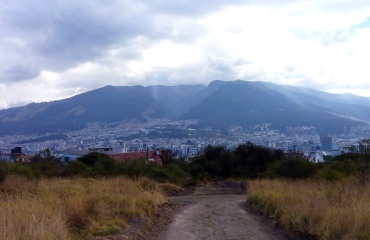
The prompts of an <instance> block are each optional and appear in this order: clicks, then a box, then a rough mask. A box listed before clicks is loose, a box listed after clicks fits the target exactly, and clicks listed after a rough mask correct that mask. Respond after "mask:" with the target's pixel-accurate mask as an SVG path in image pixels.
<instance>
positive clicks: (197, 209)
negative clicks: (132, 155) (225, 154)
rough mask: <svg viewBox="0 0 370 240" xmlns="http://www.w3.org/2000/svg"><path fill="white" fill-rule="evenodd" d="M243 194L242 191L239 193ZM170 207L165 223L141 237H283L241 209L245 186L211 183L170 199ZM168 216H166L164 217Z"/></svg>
mask: <svg viewBox="0 0 370 240" xmlns="http://www.w3.org/2000/svg"><path fill="white" fill-rule="evenodd" d="M241 193H243V194H241ZM170 202H171V204H173V206H180V208H178V209H177V211H175V212H172V213H173V216H172V217H170V218H169V221H168V222H167V223H168V224H162V225H161V224H159V225H157V227H156V228H154V229H153V230H152V231H151V232H150V233H148V234H147V235H146V236H142V238H143V239H151V240H162V239H168V240H170V239H171V240H172V239H176V240H192V239H194V240H198V239H212V240H218V239H219V240H221V239H222V240H224V239H228V240H237V239H256V240H259V239H261V240H262V239H263V240H268V239H274V240H279V239H287V238H288V237H287V236H285V235H284V233H283V232H282V231H280V230H279V229H277V228H275V227H273V226H272V224H268V223H266V221H265V219H264V218H263V217H261V216H259V215H255V214H251V213H248V212H247V211H246V210H245V209H246V206H245V202H246V195H245V189H243V188H241V187H240V185H238V184H236V185H235V184H212V185H208V186H206V187H203V188H198V189H196V190H195V192H193V193H192V194H190V195H186V196H177V197H171V198H170ZM167 217H168V216H167Z"/></svg>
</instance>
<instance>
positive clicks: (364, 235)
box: [247, 179, 370, 240]
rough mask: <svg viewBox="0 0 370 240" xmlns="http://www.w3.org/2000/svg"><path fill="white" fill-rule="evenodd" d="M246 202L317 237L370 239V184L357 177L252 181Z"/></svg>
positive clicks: (287, 226) (286, 225)
mask: <svg viewBox="0 0 370 240" xmlns="http://www.w3.org/2000/svg"><path fill="white" fill-rule="evenodd" d="M247 202H248V203H249V205H250V206H251V207H252V208H254V209H256V210H258V211H260V212H262V213H264V214H266V215H268V216H269V217H272V218H274V220H275V221H277V222H279V223H280V224H282V225H283V226H284V227H286V228H287V229H289V230H291V231H296V232H300V233H304V234H307V235H311V236H315V237H317V238H318V239H333V240H334V239H335V240H338V239H348V240H349V239H351V240H352V239H363V240H365V239H367V240H368V239H370V185H369V184H368V185H367V186H362V185H360V184H359V183H358V181H357V179H346V180H343V181H339V182H325V181H316V180H306V181H289V180H255V181H251V182H249V185H248V196H247Z"/></svg>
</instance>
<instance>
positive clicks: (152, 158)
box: [109, 151, 163, 165]
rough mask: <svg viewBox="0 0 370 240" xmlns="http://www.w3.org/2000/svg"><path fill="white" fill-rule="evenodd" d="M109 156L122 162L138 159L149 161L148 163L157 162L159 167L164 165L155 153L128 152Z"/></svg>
mask: <svg viewBox="0 0 370 240" xmlns="http://www.w3.org/2000/svg"><path fill="white" fill-rule="evenodd" d="M109 156H110V157H111V158H113V159H115V160H117V161H120V162H132V161H135V160H137V159H142V158H144V159H147V161H148V162H155V163H157V164H159V165H163V161H162V159H161V157H160V156H159V155H157V154H156V153H155V152H153V151H148V156H147V153H146V152H126V153H112V154H109Z"/></svg>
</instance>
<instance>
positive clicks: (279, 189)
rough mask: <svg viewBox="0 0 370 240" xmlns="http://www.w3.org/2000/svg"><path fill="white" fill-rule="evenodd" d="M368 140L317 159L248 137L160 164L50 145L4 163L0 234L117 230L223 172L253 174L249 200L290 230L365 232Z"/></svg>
mask: <svg viewBox="0 0 370 240" xmlns="http://www.w3.org/2000/svg"><path fill="white" fill-rule="evenodd" d="M369 145H370V141H369V142H366V141H364V142H362V143H361V144H360V148H359V150H360V151H359V152H356V153H346V154H342V155H340V156H337V157H335V158H332V159H331V160H330V161H326V162H324V163H317V164H315V163H311V162H309V161H308V160H306V159H303V158H285V157H284V153H283V152H282V151H281V150H273V149H269V148H266V147H262V146H257V145H254V144H253V143H250V142H247V143H246V144H241V145H240V146H238V147H237V148H236V149H235V150H233V151H231V150H227V149H225V148H224V147H222V146H208V147H206V149H205V151H204V153H203V154H200V155H198V156H196V157H194V158H192V159H191V160H190V161H185V160H184V159H174V158H173V156H172V153H171V151H169V150H162V151H161V154H160V156H161V158H162V161H163V166H161V165H158V164H156V163H151V162H147V160H146V159H136V160H134V161H129V162H119V161H116V160H114V159H112V158H110V157H109V156H108V155H105V154H101V153H90V154H87V155H85V156H83V157H80V158H79V159H77V160H75V161H70V162H69V163H66V164H65V163H61V162H60V161H59V160H58V159H56V158H54V157H53V156H52V154H51V152H50V151H49V150H48V149H47V150H45V151H42V152H40V153H39V154H37V155H35V156H34V157H33V158H32V159H31V160H32V163H29V164H24V163H20V162H17V163H12V164H11V163H7V162H1V163H0V213H2V215H3V218H2V220H0V228H1V229H2V233H0V239H20V236H22V237H23V238H21V239H79V238H91V237H94V236H107V235H111V234H115V233H119V232H121V231H122V230H124V229H126V228H127V226H128V224H129V223H130V221H132V220H133V219H136V218H143V217H145V216H149V217H150V216H152V215H153V214H154V213H155V212H156V210H157V207H158V205H160V204H163V203H164V202H165V201H166V200H165V198H164V196H163V195H162V194H161V190H160V189H162V190H163V191H166V192H169V193H170V192H178V191H180V190H181V188H180V187H179V185H181V186H186V185H194V184H198V183H201V182H206V181H214V180H221V179H227V178H242V179H245V178H248V179H256V178H258V179H259V180H256V181H253V180H252V181H251V182H250V184H249V194H248V202H249V204H250V206H252V207H253V208H254V209H257V210H258V211H261V212H263V213H265V214H266V215H268V216H272V217H273V218H274V219H275V220H276V221H277V222H279V223H281V224H283V225H284V226H286V227H287V228H288V229H290V230H292V231H297V232H302V233H304V234H307V235H312V236H314V237H318V238H320V239H369V238H370V231H369V229H370V226H369V222H370V221H369V220H370V219H369V216H370V214H369V213H370V212H369V209H370V205H369V201H368V199H369V197H370V186H369V184H368V182H369V179H368V178H369V175H370V174H369V173H370V149H369V148H370V147H369ZM133 179H136V180H133ZM267 179H270V180H267ZM273 179H275V180H273ZM276 179H280V180H276ZM152 180H155V181H156V182H159V183H156V182H153V181H152ZM3 229H4V230H3ZM51 234H52V235H51Z"/></svg>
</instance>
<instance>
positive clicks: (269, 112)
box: [180, 80, 370, 132]
mask: <svg viewBox="0 0 370 240" xmlns="http://www.w3.org/2000/svg"><path fill="white" fill-rule="evenodd" d="M180 118H181V119H199V120H201V123H200V126H202V127H205V126H213V127H216V128H222V127H227V126H231V125H234V124H238V125H242V126H252V125H255V124H260V123H272V128H277V129H285V127H288V126H303V125H310V126H317V127H319V129H321V131H322V132H331V131H334V132H340V131H341V130H342V129H343V126H352V125H354V124H358V123H359V122H360V121H357V120H355V118H356V119H362V120H365V121H370V99H368V98H361V97H358V96H349V95H338V94H330V93H326V92H322V91H317V90H312V89H307V88H298V87H291V86H283V85H276V84H272V83H267V82H247V81H240V80H239V81H232V82H225V83H224V84H223V85H222V86H221V87H220V88H218V89H217V90H216V91H214V92H212V93H211V94H209V95H208V96H207V97H206V98H205V99H203V100H202V101H200V102H199V103H198V104H196V105H195V106H194V107H193V108H191V109H190V111H189V112H187V113H185V114H184V115H182V116H181V117H180Z"/></svg>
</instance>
